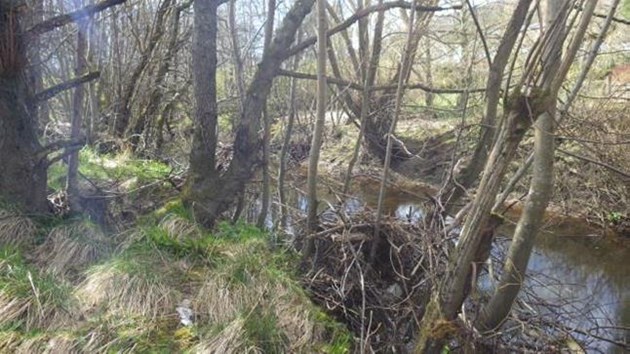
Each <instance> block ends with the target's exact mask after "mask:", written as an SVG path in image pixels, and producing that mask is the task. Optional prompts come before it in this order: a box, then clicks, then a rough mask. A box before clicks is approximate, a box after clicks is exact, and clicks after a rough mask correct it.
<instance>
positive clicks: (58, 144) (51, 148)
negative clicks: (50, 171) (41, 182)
mask: <svg viewBox="0 0 630 354" xmlns="http://www.w3.org/2000/svg"><path fill="white" fill-rule="evenodd" d="M84 145H85V141H81V140H59V141H55V142H52V143H50V144H48V145H46V146H44V147H42V148H41V149H39V151H37V153H36V156H37V159H38V160H42V159H44V158H46V157H47V156H48V155H50V154H52V153H53V152H55V151H57V150H61V149H75V148H82V147H83V146H84ZM52 163H54V162H52ZM52 163H50V162H49V163H48V165H51V164H52Z"/></svg>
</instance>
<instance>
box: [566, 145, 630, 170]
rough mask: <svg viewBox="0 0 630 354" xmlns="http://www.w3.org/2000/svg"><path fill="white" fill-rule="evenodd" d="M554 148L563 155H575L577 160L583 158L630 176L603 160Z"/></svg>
mask: <svg viewBox="0 0 630 354" xmlns="http://www.w3.org/2000/svg"><path fill="white" fill-rule="evenodd" d="M556 150H557V151H559V152H561V153H563V154H565V155H569V156H571V157H575V158H576V159H578V160H583V161H586V162H590V163H593V164H596V165H598V166H601V167H604V168H606V169H609V170H611V171H612V172H615V173H618V174H620V175H622V176H624V177H630V173H628V172H625V171H622V170H620V169H618V168H616V167H615V166H612V165H609V164H607V163H605V162H602V161H597V160H595V159H592V158H590V157H586V156H581V155H577V154H574V153H572V152H569V151H566V150H563V149H559V148H556Z"/></svg>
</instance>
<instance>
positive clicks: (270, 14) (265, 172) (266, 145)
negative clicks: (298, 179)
mask: <svg viewBox="0 0 630 354" xmlns="http://www.w3.org/2000/svg"><path fill="white" fill-rule="evenodd" d="M275 14H276V0H269V1H268V3H267V23H266V24H265V42H264V46H263V50H264V51H265V52H267V51H268V50H269V46H270V45H271V38H272V36H273V25H274V22H275ZM263 125H264V127H263V146H262V147H263V151H262V153H263V163H262V195H261V198H262V201H261V206H260V214H259V215H258V221H257V223H256V225H257V226H258V227H259V228H261V229H262V228H263V227H264V226H265V220H266V219H267V214H268V212H269V204H270V202H271V176H270V175H269V154H270V150H271V119H270V118H269V110H268V109H267V104H266V103H265V107H264V108H263Z"/></svg>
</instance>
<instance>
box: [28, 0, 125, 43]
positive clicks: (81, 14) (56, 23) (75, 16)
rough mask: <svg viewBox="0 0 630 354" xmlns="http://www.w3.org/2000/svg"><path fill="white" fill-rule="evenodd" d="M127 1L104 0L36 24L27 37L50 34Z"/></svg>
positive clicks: (29, 30)
mask: <svg viewBox="0 0 630 354" xmlns="http://www.w3.org/2000/svg"><path fill="white" fill-rule="evenodd" d="M125 1H127V0H104V1H101V2H100V3H98V4H96V5H88V6H85V7H83V8H80V9H79V10H76V11H73V12H70V13H67V14H63V15H59V16H55V17H53V18H50V19H48V20H45V21H44V22H40V23H38V24H36V25H35V26H33V27H31V28H29V29H28V30H27V31H26V36H27V37H34V36H39V35H41V34H44V33H46V32H50V31H52V30H54V29H55V28H57V27H61V26H65V25H67V24H69V23H71V22H75V21H78V20H81V19H83V18H85V17H88V16H91V15H93V14H95V13H98V12H101V11H103V10H105V9H108V8H110V7H112V6H115V5H119V4H122V3H124V2H125Z"/></svg>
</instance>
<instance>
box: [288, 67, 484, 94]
mask: <svg viewBox="0 0 630 354" xmlns="http://www.w3.org/2000/svg"><path fill="white" fill-rule="evenodd" d="M278 75H280V76H287V77H294V78H296V79H305V80H317V76H316V75H313V74H307V73H300V72H295V71H289V70H283V69H281V70H278ZM326 80H327V81H328V82H329V83H331V84H334V85H337V86H344V87H347V88H350V89H353V90H359V91H360V90H363V86H362V85H360V84H357V83H354V82H350V81H346V80H343V79H339V78H335V77H328V78H327V79H326ZM395 88H396V85H384V86H374V87H372V88H370V91H385V90H391V89H395ZM404 88H405V89H407V90H417V89H419V90H423V91H425V92H430V93H438V94H439V93H442V94H449V93H450V94H459V93H464V92H468V93H477V92H485V91H486V90H485V89H481V88H478V89H467V90H465V89H441V88H435V87H430V86H427V85H425V84H420V83H418V84H411V85H405V86H404Z"/></svg>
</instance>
